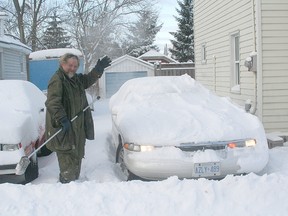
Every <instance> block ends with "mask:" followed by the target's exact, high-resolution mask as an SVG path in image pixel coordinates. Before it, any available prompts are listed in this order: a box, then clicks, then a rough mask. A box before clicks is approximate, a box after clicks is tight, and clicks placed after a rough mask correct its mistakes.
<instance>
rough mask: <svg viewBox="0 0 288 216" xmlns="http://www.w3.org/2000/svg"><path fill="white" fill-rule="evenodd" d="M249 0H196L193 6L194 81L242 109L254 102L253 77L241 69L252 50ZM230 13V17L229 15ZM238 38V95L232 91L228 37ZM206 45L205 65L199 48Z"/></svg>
mask: <svg viewBox="0 0 288 216" xmlns="http://www.w3.org/2000/svg"><path fill="white" fill-rule="evenodd" d="M252 8H253V7H252V2H251V1H250V0H238V1H236V0H235V1H230V0H223V1H208V0H196V1H195V5H194V31H195V36H194V37H195V38H194V42H195V67H196V75H195V77H196V79H197V80H199V81H200V82H201V83H203V84H204V85H206V86H207V87H208V88H210V89H211V90H214V91H215V92H216V93H217V94H218V95H220V96H228V97H230V98H232V99H233V100H234V101H235V102H237V103H238V104H239V105H241V106H244V103H245V101H246V100H247V99H250V100H253V99H254V90H253V89H254V86H255V84H254V76H253V73H252V72H248V70H247V68H246V67H245V66H244V61H245V59H246V58H247V57H248V56H249V54H250V53H251V52H252V51H254V44H253V40H252V39H253V33H254V28H253V20H254V19H253V13H252ZM231 14H233V16H231ZM234 33H238V34H239V38H240V92H237V93H233V92H231V87H232V86H231V51H230V47H231V41H230V38H231V35H232V34H234ZM203 43H205V44H206V56H207V62H206V64H201V45H202V44H203Z"/></svg>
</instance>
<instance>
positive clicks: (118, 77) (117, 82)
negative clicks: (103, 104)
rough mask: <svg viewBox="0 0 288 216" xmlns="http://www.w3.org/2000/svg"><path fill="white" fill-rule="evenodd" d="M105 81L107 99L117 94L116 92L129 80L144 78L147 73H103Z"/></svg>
mask: <svg viewBox="0 0 288 216" xmlns="http://www.w3.org/2000/svg"><path fill="white" fill-rule="evenodd" d="M105 76H106V77H105V80H106V83H105V84H106V97H107V98H109V97H111V96H112V95H113V94H115V93H116V92H117V90H118V89H119V88H120V87H121V86H122V85H123V84H124V83H125V82H126V81H127V80H130V79H134V78H138V77H146V76H147V71H135V72H122V73H119V72H108V73H105Z"/></svg>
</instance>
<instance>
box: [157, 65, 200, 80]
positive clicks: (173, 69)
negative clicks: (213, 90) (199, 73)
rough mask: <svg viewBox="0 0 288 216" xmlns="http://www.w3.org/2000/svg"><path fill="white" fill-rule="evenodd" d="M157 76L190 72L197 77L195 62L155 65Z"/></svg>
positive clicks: (189, 73) (179, 74)
mask: <svg viewBox="0 0 288 216" xmlns="http://www.w3.org/2000/svg"><path fill="white" fill-rule="evenodd" d="M154 71H155V76H181V75H183V74H188V75H190V76H191V77H192V78H194V79H195V65H194V63H169V64H161V63H160V64H158V65H155V69H154Z"/></svg>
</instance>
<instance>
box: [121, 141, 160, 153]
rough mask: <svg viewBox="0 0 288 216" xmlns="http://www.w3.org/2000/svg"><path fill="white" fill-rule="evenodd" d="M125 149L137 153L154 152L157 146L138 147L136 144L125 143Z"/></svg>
mask: <svg viewBox="0 0 288 216" xmlns="http://www.w3.org/2000/svg"><path fill="white" fill-rule="evenodd" d="M123 147H124V148H125V149H128V150H130V151H136V152H145V151H152V150H153V149H154V148H155V146H151V145H138V144H134V143H125V144H124V146H123Z"/></svg>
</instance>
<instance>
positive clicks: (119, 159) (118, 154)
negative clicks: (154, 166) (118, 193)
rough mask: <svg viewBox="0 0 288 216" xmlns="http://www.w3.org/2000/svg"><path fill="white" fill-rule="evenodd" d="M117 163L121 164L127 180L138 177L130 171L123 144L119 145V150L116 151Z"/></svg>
mask: <svg viewBox="0 0 288 216" xmlns="http://www.w3.org/2000/svg"><path fill="white" fill-rule="evenodd" d="M116 163H119V164H120V168H121V171H122V172H123V174H124V176H125V180H126V181H130V180H135V179H138V176H136V175H135V174H133V173H132V172H130V171H129V170H128V168H127V166H126V164H125V162H124V149H123V146H122V144H119V145H118V148H117V152H116Z"/></svg>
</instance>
